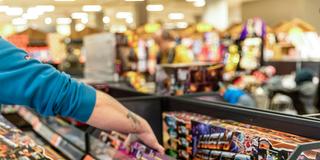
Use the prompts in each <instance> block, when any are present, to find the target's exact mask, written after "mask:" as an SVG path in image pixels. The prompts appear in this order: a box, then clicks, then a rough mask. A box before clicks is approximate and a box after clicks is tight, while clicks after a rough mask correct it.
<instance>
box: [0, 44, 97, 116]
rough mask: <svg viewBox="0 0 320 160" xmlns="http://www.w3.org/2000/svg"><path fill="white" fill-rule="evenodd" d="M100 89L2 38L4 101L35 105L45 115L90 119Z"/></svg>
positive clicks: (1, 94) (0, 86) (0, 94)
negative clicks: (34, 56) (39, 59)
mask: <svg viewBox="0 0 320 160" xmlns="http://www.w3.org/2000/svg"><path fill="white" fill-rule="evenodd" d="M95 102H96V91H95V90H94V89H93V88H91V87H89V86H87V85H85V84H83V83H79V82H77V81H76V80H74V79H72V78H71V77H70V76H69V75H67V74H65V73H61V72H59V71H57V70H56V69H55V68H53V67H52V66H50V65H47V64H42V63H40V62H39V61H37V60H33V59H29V57H28V56H27V53H26V52H25V51H23V50H20V49H18V48H16V47H15V46H14V45H12V44H11V43H9V42H7V41H5V40H4V39H1V38H0V104H16V105H24V106H29V107H31V108H33V109H34V110H35V111H36V112H38V113H40V114H41V115H43V116H54V115H61V116H64V117H72V118H74V119H76V120H79V121H82V122H86V121H87V120H88V119H89V117H90V115H91V113H92V111H93V108H94V105H95Z"/></svg>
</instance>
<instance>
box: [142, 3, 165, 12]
mask: <svg viewBox="0 0 320 160" xmlns="http://www.w3.org/2000/svg"><path fill="white" fill-rule="evenodd" d="M146 9H147V11H150V12H159V11H163V9H164V7H163V5H162V4H148V5H147V7H146Z"/></svg>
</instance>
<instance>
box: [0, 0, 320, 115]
mask: <svg viewBox="0 0 320 160" xmlns="http://www.w3.org/2000/svg"><path fill="white" fill-rule="evenodd" d="M319 6H320V1H318V0H162V1H160V0H41V1H34V0H27V1H26V0H1V1H0V17H1V18H0V34H1V36H2V37H3V38H5V39H7V40H9V41H10V42H12V43H14V44H15V45H17V46H18V47H19V48H22V49H24V50H26V51H27V52H28V53H29V54H30V56H31V58H34V59H38V60H40V61H42V62H43V63H48V64H51V65H53V66H54V67H56V68H57V69H59V70H61V71H64V72H67V73H69V74H71V75H72V76H73V77H75V78H78V79H80V80H83V81H86V82H87V81H90V82H109V83H119V82H123V83H124V84H125V87H128V88H131V89H134V90H136V91H139V92H143V93H152V94H153V93H155V94H159V95H178V96H180V95H185V94H191V93H198V92H206V93H207V92H215V93H219V94H220V95H221V96H222V97H223V98H222V99H223V100H224V101H226V102H229V103H233V104H240V105H244V106H247V107H255V108H262V109H272V110H278V111H284V112H287V113H290V114H311V113H312V114H313V113H317V112H318V107H317V106H318V105H319V104H318V102H317V99H318V92H319V91H318V89H317V88H318V87H317V86H318V81H319V78H318V76H319V72H320V69H319V61H320V38H319V34H318V33H319V31H320V22H319V18H320V17H319V16H320V14H319ZM122 85H123V84H121V85H120V86H122Z"/></svg>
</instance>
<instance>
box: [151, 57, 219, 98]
mask: <svg viewBox="0 0 320 160" xmlns="http://www.w3.org/2000/svg"><path fill="white" fill-rule="evenodd" d="M222 68H223V65H221V64H213V63H193V64H164V65H161V66H160V68H158V71H157V74H156V83H157V86H156V87H157V88H156V93H157V94H160V95H183V94H186V93H195V92H211V91H216V90H218V88H219V86H218V82H219V80H220V79H221V70H222Z"/></svg>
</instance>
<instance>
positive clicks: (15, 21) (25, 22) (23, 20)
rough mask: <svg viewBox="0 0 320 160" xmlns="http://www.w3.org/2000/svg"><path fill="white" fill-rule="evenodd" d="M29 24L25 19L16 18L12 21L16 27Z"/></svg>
mask: <svg viewBox="0 0 320 160" xmlns="http://www.w3.org/2000/svg"><path fill="white" fill-rule="evenodd" d="M27 22H28V21H27V20H26V19H24V18H15V19H13V20H12V24H13V25H16V26H18V25H25V24H27Z"/></svg>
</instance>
